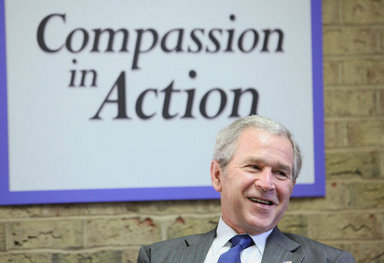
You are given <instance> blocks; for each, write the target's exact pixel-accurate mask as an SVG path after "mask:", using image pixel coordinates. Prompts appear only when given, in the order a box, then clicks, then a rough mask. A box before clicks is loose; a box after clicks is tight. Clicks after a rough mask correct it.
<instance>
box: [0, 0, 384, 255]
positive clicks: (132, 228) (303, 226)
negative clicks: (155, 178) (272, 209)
mask: <svg viewBox="0 0 384 263" xmlns="http://www.w3.org/2000/svg"><path fill="white" fill-rule="evenodd" d="M323 25H324V28H323V37H324V41H323V42H324V83H325V87H324V95H325V96H324V100H325V102H324V103H325V137H326V171H327V196H326V198H304V199H293V200H292V201H291V205H290V208H289V210H288V212H287V214H286V216H285V217H284V219H283V221H282V222H281V225H280V227H281V228H282V229H283V230H285V231H290V232H294V233H298V234H302V235H305V236H308V237H310V238H313V239H316V240H319V241H321V242H325V243H328V244H331V245H334V246H337V247H340V248H344V249H347V250H349V251H351V252H352V253H353V254H354V255H355V257H356V259H357V261H358V262H367V263H372V262H384V118H383V116H384V1H380V0H323ZM219 215H220V207H219V202H218V201H216V200H213V201H212V200H211V201H174V202H135V203H105V204H68V205H35V206H9V207H0V263H5V262H7V263H10V262H12V263H25V262H28V263H32V262H35V263H80V262H81V263H88V262H89V263H91V262H92V263H105V262H108V263H128V262H136V257H137V251H138V248H139V247H140V246H141V245H143V244H147V243H152V242H155V241H159V240H162V239H165V238H170V237H176V236H180V235H184V234H191V233H198V232H202V231H206V230H209V229H211V228H212V227H213V226H214V225H215V224H216V221H217V219H218V217H219Z"/></svg>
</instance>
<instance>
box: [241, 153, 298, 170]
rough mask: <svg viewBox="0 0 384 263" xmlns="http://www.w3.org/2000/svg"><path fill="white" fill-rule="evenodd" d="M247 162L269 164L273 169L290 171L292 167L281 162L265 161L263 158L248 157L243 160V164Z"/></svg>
mask: <svg viewBox="0 0 384 263" xmlns="http://www.w3.org/2000/svg"><path fill="white" fill-rule="evenodd" d="M249 163H261V164H264V165H270V166H272V167H273V168H274V169H279V170H283V171H287V172H292V167H291V166H290V165H286V164H284V163H281V162H267V161H266V160H264V159H262V158H257V157H248V158H247V159H245V160H244V162H243V165H245V164H249Z"/></svg>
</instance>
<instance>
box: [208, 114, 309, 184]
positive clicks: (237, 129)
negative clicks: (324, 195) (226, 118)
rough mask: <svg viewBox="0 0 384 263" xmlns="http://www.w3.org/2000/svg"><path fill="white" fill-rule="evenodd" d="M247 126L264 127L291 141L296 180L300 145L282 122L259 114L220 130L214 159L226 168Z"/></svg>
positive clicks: (299, 161)
mask: <svg viewBox="0 0 384 263" xmlns="http://www.w3.org/2000/svg"><path fill="white" fill-rule="evenodd" d="M247 128H257V129H262V130H265V131H267V132H269V133H271V134H274V135H279V136H283V137H285V138H287V139H288V140H289V141H290V142H291V144H292V149H293V155H294V158H293V171H292V175H293V180H296V178H297V177H298V176H299V173H300V170H301V163H302V156H301V151H300V147H299V145H298V144H297V143H296V142H295V140H294V139H293V135H292V134H291V132H290V131H289V130H288V129H287V128H285V127H284V126H283V125H282V124H281V123H279V122H276V121H273V120H271V119H268V118H266V117H262V116H259V115H251V116H247V117H244V118H240V119H238V120H236V121H234V122H233V123H232V124H230V125H229V126H227V127H225V128H223V129H222V130H220V131H219V133H218V134H217V137H216V145H215V151H214V155H213V159H214V160H216V161H217V162H219V165H220V167H221V168H222V169H225V168H226V166H227V165H228V163H229V162H230V161H231V159H232V157H233V154H234V153H235V150H236V148H237V142H238V139H239V137H240V134H241V133H242V131H244V130H245V129H247Z"/></svg>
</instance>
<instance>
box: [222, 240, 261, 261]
mask: <svg viewBox="0 0 384 263" xmlns="http://www.w3.org/2000/svg"><path fill="white" fill-rule="evenodd" d="M231 243H232V247H231V248H230V249H229V250H228V251H227V252H225V253H224V254H222V255H221V256H220V258H219V261H218V263H240V262H241V261H240V254H241V252H242V251H243V250H244V249H246V248H247V247H249V246H251V245H253V244H254V243H253V240H252V238H251V237H250V236H248V235H237V236H234V237H233V238H232V239H231Z"/></svg>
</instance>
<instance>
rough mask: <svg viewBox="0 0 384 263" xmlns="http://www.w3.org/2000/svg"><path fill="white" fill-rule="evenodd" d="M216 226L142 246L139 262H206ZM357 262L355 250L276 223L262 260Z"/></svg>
mask: <svg viewBox="0 0 384 263" xmlns="http://www.w3.org/2000/svg"><path fill="white" fill-rule="evenodd" d="M215 235H216V229H214V230H212V231H210V232H208V233H204V234H199V235H191V236H185V237H179V238H175V239H170V240H166V241H161V242H158V243H155V244H153V245H149V246H145V247H142V248H141V249H140V252H139V257H138V259H137V262H138V263H149V262H150V263H178V262H181V263H193V262H196V263H203V262H204V260H205V257H206V255H207V253H208V250H209V248H210V247H211V244H212V241H213V239H214V238H215ZM283 262H289V263H299V262H301V263H330V262H338V263H354V262H355V260H354V258H353V256H352V254H351V253H349V252H346V251H343V250H340V249H337V248H333V247H330V246H327V245H324V244H321V243H319V242H316V241H314V240H311V239H308V238H305V237H302V236H298V235H293V234H284V233H282V232H280V230H279V229H278V228H277V227H276V228H275V229H274V230H273V231H272V233H271V234H270V235H269V237H268V239H267V242H266V245H265V250H264V254H263V258H262V263H283Z"/></svg>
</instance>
